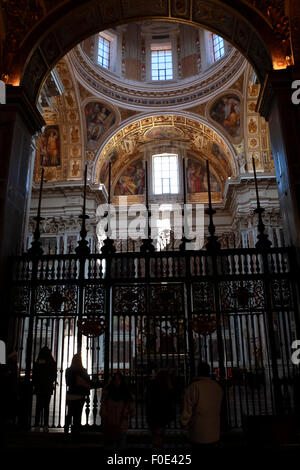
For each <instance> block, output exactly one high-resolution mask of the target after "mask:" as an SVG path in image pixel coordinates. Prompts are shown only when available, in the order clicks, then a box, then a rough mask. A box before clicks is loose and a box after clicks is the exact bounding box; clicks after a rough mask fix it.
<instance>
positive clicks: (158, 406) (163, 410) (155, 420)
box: [146, 370, 175, 449]
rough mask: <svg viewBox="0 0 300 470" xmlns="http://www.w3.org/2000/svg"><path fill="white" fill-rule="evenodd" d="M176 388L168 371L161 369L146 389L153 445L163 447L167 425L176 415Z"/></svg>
mask: <svg viewBox="0 0 300 470" xmlns="http://www.w3.org/2000/svg"><path fill="white" fill-rule="evenodd" d="M174 402H175V399H174V389H173V386H172V383H171V377H170V375H169V373H168V371H164V370H161V371H159V372H158V373H157V375H156V377H155V378H154V379H152V380H151V381H150V383H149V385H148V387H147V391H146V415H147V421H148V425H149V428H150V429H151V432H152V446H153V447H154V448H155V449H161V448H162V447H163V441H164V433H165V429H166V426H167V425H168V424H169V423H170V422H171V421H172V419H174V417H175V403H174Z"/></svg>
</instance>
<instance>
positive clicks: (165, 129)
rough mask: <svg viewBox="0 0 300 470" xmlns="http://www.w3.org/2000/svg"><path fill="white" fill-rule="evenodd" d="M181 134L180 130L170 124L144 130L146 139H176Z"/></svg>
mask: <svg viewBox="0 0 300 470" xmlns="http://www.w3.org/2000/svg"><path fill="white" fill-rule="evenodd" d="M181 136H182V131H181V130H180V129H177V128H176V127H171V126H161V127H153V128H152V129H150V130H149V131H147V132H146V137H147V138H148V139H176V138H179V137H181Z"/></svg>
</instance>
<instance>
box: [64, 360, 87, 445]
mask: <svg viewBox="0 0 300 470" xmlns="http://www.w3.org/2000/svg"><path fill="white" fill-rule="evenodd" d="M66 384H67V387H68V391H67V409H68V411H67V415H66V422H65V427H64V430H65V433H68V432H69V426H70V424H71V423H72V420H73V424H72V427H71V432H72V436H73V438H74V439H78V437H79V434H80V426H81V415H82V409H83V405H84V403H85V400H86V397H87V396H88V395H89V393H90V388H91V381H90V378H89V376H88V374H87V371H86V369H85V368H84V367H83V365H82V361H81V356H80V354H75V355H74V357H73V359H72V363H71V366H70V367H69V368H68V369H67V370H66Z"/></svg>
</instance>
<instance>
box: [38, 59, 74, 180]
mask: <svg viewBox="0 0 300 470" xmlns="http://www.w3.org/2000/svg"><path fill="white" fill-rule="evenodd" d="M56 69H57V71H58V73H59V76H60V79H61V82H62V84H63V86H64V90H65V91H64V93H63V94H62V95H61V96H59V95H58V96H55V97H54V98H52V104H51V106H49V107H44V108H43V111H44V112H43V118H44V119H45V122H46V124H47V126H46V129H45V131H44V133H43V134H42V136H41V137H40V138H39V139H37V143H36V146H37V151H36V159H35V169H34V180H35V181H38V179H39V175H40V169H41V167H44V168H45V179H46V181H67V180H80V179H81V178H82V156H83V152H82V129H81V124H80V109H79V103H78V100H77V94H76V90H75V85H74V81H73V77H72V74H71V72H70V70H69V66H68V63H67V61H66V60H65V59H62V60H60V62H59V63H58V64H57V66H56Z"/></svg>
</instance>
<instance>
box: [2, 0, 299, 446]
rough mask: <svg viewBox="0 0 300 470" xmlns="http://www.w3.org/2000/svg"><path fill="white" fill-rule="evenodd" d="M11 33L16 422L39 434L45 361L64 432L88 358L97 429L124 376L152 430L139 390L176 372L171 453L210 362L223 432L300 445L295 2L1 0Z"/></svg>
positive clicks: (86, 420)
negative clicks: (44, 359) (77, 369)
mask: <svg viewBox="0 0 300 470" xmlns="http://www.w3.org/2000/svg"><path fill="white" fill-rule="evenodd" d="M75 3H76V4H75ZM0 21H1V35H0V44H1V48H0V54H1V69H0V71H1V77H0V78H1V87H2V88H1V87H0V91H1V90H4V98H3V99H2V96H1V97H0V102H1V104H0V149H1V158H2V169H1V170H0V181H1V192H0V224H1V237H0V238H1V240H0V257H1V270H0V288H1V292H2V298H3V299H4V300H3V304H4V306H5V312H6V314H4V311H3V312H2V318H1V323H0V326H1V335H0V339H2V340H3V342H4V343H5V345H6V350H7V358H9V357H15V358H17V359H16V363H15V367H16V368H17V374H18V390H21V391H22V393H21V394H22V397H21V398H20V396H19V397H18V398H16V402H15V404H16V403H17V400H18V403H19V404H18V407H17V408H18V410H19V411H18V413H17V412H15V413H14V416H13V424H14V425H15V426H17V425H18V426H20V427H22V426H23V427H25V429H26V430H27V431H30V430H32V429H33V427H34V423H35V422H36V419H35V418H36V413H37V411H36V410H37V398H36V395H35V394H34V393H33V392H32V383H33V369H34V363H35V361H36V358H37V356H38V353H39V351H40V350H41V348H43V347H47V348H49V349H50V350H51V353H52V355H53V358H54V359H55V361H56V364H57V376H56V380H55V385H54V390H53V393H52V395H51V401H50V411H49V423H48V425H49V429H50V431H51V432H53V433H54V432H59V431H63V430H64V427H65V423H66V394H67V383H66V378H65V372H66V369H67V368H68V367H70V363H71V360H72V357H73V355H74V354H75V353H80V354H81V357H82V363H83V366H84V368H85V369H86V371H87V374H88V375H89V379H90V381H91V384H92V385H91V389H90V393H89V395H88V396H87V397H86V400H85V403H84V406H83V411H82V416H81V426H82V428H84V429H88V428H89V429H94V430H97V429H98V430H99V429H101V419H102V418H101V400H102V398H101V397H102V391H103V387H105V385H106V384H107V383H108V382H109V380H110V377H111V376H112V375H113V374H114V373H116V372H121V373H122V374H123V376H124V377H125V378H126V380H127V382H128V384H129V386H130V387H131V390H132V393H133V396H134V397H135V398H134V400H135V408H136V414H135V415H134V416H132V417H130V418H129V432H130V431H132V432H133V433H134V432H142V431H145V430H146V429H147V418H146V413H145V390H146V387H147V384H148V383H149V381H151V379H153V377H155V375H156V374H157V373H158V372H159V371H161V370H164V371H168V373H169V374H170V377H171V380H172V384H173V387H174V390H175V392H176V399H175V402H176V403H175V411H174V416H173V420H172V422H171V423H170V424H169V426H168V429H169V431H170V432H173V435H176V436H177V437H176V438H177V439H178V436H181V434H182V432H183V431H182V426H181V424H180V413H181V409H182V399H183V394H184V390H185V388H186V387H187V385H188V384H189V383H190V381H191V379H192V377H193V376H195V374H196V370H197V365H198V364H199V363H200V362H205V363H207V364H209V367H210V371H211V376H212V377H213V378H214V380H216V381H218V382H219V383H220V384H221V385H222V387H223V391H224V399H223V402H224V405H223V409H222V417H221V421H222V430H223V432H227V433H229V432H233V431H235V432H242V431H245V429H246V430H247V426H249V429H250V427H251V426H250V425H251V423H252V422H253V423H254V424H255V426H256V427H255V428H254V429H255V432H253V435H255V434H257V435H256V437H255V439H256V440H257V441H258V440H259V439H261V440H262V441H264V439H265V440H266V436H264V435H263V434H264V433H263V432H261V433H257V429H258V428H259V427H260V428H261V429H269V428H268V426H270V424H269V423H270V422H272V423H273V424H272V426H273V427H274V429H276V430H277V434H276V433H275V432H274V435H275V434H276V439H275V444H276V445H279V444H280V445H281V444H283V445H284V444H285V445H288V444H289V443H290V441H289V439H291V440H292V441H293V445H294V446H296V445H297V446H299V445H300V440H299V439H300V438H299V436H300V432H299V429H298V427H297V426H296V425H295V417H296V416H298V417H299V410H300V402H299V397H298V393H299V383H300V381H299V377H300V375H299V366H298V364H299V361H298V362H297V361H296V362H295V360H294V359H293V356H292V355H293V344H294V342H295V341H296V340H297V339H298V338H299V332H300V322H299V320H300V317H299V314H300V309H299V293H300V292H299V261H300V256H299V254H300V251H299V247H300V220H299V213H300V212H299V205H300V192H299V187H300V186H299V184H300V159H299V150H300V142H299V117H300V116H299V106H298V104H297V103H296V102H295V100H294V99H293V98H292V96H293V92H294V91H295V89H296V85H297V77H298V76H299V74H298V71H299V64H300V38H299V28H298V26H297V25H299V21H300V5H298V2H297V0H278V1H275V0H270V1H264V0H259V1H254V0H240V1H217V0H208V1H202V0H183V1H180V2H178V1H175V0H174V1H173V0H169V1H164V0H153V1H152V2H151V4H150V3H149V4H148V3H147V2H144V1H140V2H134V1H131V0H128V1H127V0H126V1H125V0H114V1H110V2H109V1H106V0H105V1H102V2H96V1H93V0H83V1H81V2H78V4H77V2H71V1H66V2H61V1H57V2H52V1H51V0H38V1H28V2H25V1H20V2H15V1H13V0H5V1H2V2H1V9H0ZM2 26H3V28H2ZM298 82H299V83H300V81H299V80H298ZM295 83H296V85H294V84H295ZM1 100H2V101H1ZM16 364H17V365H16ZM3 367H4V365H3ZM21 402H22V405H20V403H21ZM20 406H21V409H22V411H20ZM264 418H268V419H269V420H267V419H266V420H264ZM270 419H272V421H270ZM10 424H11V423H10ZM264 426H265V427H264ZM279 430H281V432H280V431H279ZM176 433H177V434H176ZM180 433H181V434H180ZM258 434H259V436H260V437H258ZM271 434H272V433H271ZM253 435H252V438H253V439H254V437H253ZM278 436H279V437H278ZM291 436H292V437H291ZM293 439H294V440H293ZM179 442H180V441H179ZM268 442H269V441H268ZM270 442H271V437H270Z"/></svg>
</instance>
